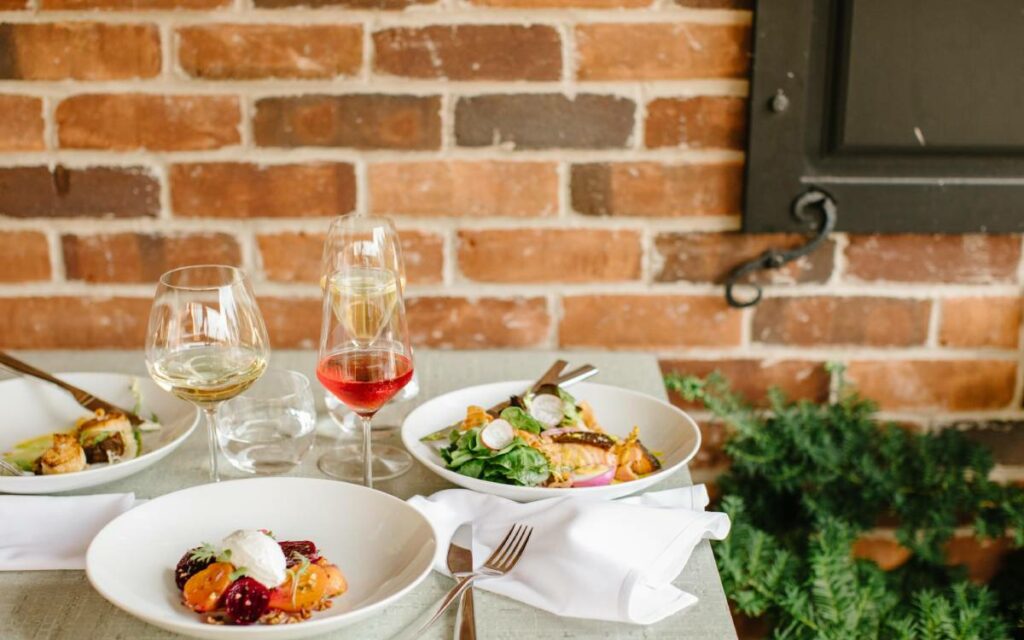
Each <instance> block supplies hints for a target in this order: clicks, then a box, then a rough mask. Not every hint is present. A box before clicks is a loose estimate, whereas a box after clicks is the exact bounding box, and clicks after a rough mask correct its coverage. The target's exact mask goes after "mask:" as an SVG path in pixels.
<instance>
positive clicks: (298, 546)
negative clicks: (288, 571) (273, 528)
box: [277, 540, 320, 567]
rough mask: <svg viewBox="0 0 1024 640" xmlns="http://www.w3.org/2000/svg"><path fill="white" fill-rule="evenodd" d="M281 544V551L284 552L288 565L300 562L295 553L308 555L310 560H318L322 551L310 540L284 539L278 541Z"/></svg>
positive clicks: (307, 557)
mask: <svg viewBox="0 0 1024 640" xmlns="http://www.w3.org/2000/svg"><path fill="white" fill-rule="evenodd" d="M277 544H279V545H281V551H283V552H284V557H285V561H286V562H287V563H288V566H289V567H291V566H294V565H297V564H300V562H299V560H297V559H296V558H295V555H294V554H295V553H296V552H297V553H301V554H302V555H304V556H306V559H307V560H309V561H310V562H316V561H317V560H319V559H320V552H319V551H318V550H317V548H316V545H315V544H313V543H312V542H310V541H309V540H284V541H282V542H278V543H277Z"/></svg>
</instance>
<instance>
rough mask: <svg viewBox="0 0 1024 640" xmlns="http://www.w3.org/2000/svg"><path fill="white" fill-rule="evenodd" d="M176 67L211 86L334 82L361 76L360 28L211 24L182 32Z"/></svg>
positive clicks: (354, 26)
mask: <svg viewBox="0 0 1024 640" xmlns="http://www.w3.org/2000/svg"><path fill="white" fill-rule="evenodd" d="M178 63H179V64H180V65H181V68H182V70H184V71H185V73H187V74H189V75H191V76H194V77H196V78H205V79H211V80H253V79H257V78H335V77H338V76H352V75H356V74H358V73H359V71H360V68H361V67H362V63H363V30H362V27H360V26H359V25H344V24H338V25H333V24H332V25H294V24H287V25H285V24H278V25H274V24H207V25H197V26H190V27H183V28H180V29H178Z"/></svg>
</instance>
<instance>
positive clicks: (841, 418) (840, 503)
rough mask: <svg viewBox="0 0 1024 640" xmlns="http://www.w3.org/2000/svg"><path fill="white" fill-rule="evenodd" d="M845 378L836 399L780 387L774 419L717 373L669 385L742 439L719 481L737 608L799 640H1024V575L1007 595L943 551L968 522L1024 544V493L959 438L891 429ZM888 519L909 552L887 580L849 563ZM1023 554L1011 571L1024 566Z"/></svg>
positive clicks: (1004, 587)
mask: <svg viewBox="0 0 1024 640" xmlns="http://www.w3.org/2000/svg"><path fill="white" fill-rule="evenodd" d="M834 370H836V371H837V373H838V375H839V379H840V381H841V382H840V393H839V394H838V400H837V401H835V402H827V403H822V404H817V403H814V402H810V401H798V402H792V401H789V400H787V399H786V398H785V397H784V396H783V394H782V393H781V392H779V391H777V390H773V391H771V392H770V393H769V406H768V408H767V410H764V411H759V410H756V409H754V408H752V407H751V406H750V405H749V404H748V403H747V402H745V401H744V400H743V399H742V398H740V397H739V396H737V395H736V394H735V393H733V392H732V391H731V390H730V388H729V385H728V383H727V382H726V381H725V380H724V379H723V378H722V377H721V376H719V375H718V374H712V375H711V376H709V377H708V378H706V379H700V378H696V377H692V376H685V377H684V376H679V375H674V374H670V375H668V376H666V378H665V381H666V385H667V386H668V388H670V389H672V390H674V391H677V392H679V393H680V394H681V395H682V396H683V397H684V398H685V399H687V400H688V401H691V402H693V401H699V402H702V403H703V404H704V406H706V407H707V408H708V410H710V411H711V412H712V413H713V414H714V415H715V416H716V417H717V418H718V419H720V420H722V421H723V422H724V423H725V424H726V425H727V426H728V427H729V428H730V430H731V435H730V437H729V439H728V441H727V442H726V444H725V451H726V453H727V454H728V455H729V457H730V459H731V461H732V464H731V467H730V469H729V470H728V471H727V472H725V473H724V474H723V475H722V476H721V477H720V479H719V483H720V486H721V489H722V493H723V495H724V496H725V498H724V499H723V501H722V508H723V509H724V510H725V511H727V512H728V513H729V514H730V515H731V517H732V519H733V529H732V533H731V534H730V536H729V538H728V539H726V540H725V541H724V542H721V543H718V544H717V545H716V546H715V557H716V559H717V562H718V566H719V570H720V571H721V574H722V581H723V584H724V586H725V589H726V593H727V595H728V596H729V599H730V601H731V602H732V604H733V606H734V608H735V609H736V610H737V611H739V612H741V613H743V614H745V615H747V616H750V617H755V618H759V617H764V616H766V617H767V618H768V620H769V621H771V623H772V626H773V634H774V635H773V637H775V638H785V639H794V640H804V639H807V640H811V639H821V640H831V639H836V640H839V639H843V640H861V639H864V640H871V639H876V638H877V639H880V640H881V639H890V638H896V639H904V638H906V639H910V638H915V639H917V638H920V639H923V640H946V639H949V640H953V639H965V640H966V639H977V640H997V639H1001V638H1010V637H1017V638H1024V575H1022V574H1021V573H1019V572H1017V573H1016V575H1015V576H1013V575H1005V573H1004V575H1002V576H1000V577H998V578H997V579H996V580H995V581H993V585H997V584H998V585H1000V586H1001V589H1000V591H999V592H998V593H996V592H995V591H993V590H992V589H990V588H987V587H984V586H976V585H972V584H970V583H969V582H967V581H966V579H965V577H964V572H963V569H962V568H957V567H949V566H947V565H946V564H945V562H944V554H943V548H944V545H945V544H946V543H947V542H948V541H949V539H950V538H951V537H952V535H953V533H954V530H955V528H956V527H957V526H959V525H962V524H964V523H965V522H969V523H971V524H972V525H973V527H974V531H975V533H976V535H978V536H980V537H996V536H1004V535H1008V536H1010V537H1011V538H1012V539H1013V541H1014V543H1015V545H1016V546H1018V547H1021V546H1024V490H1022V489H1021V488H1017V487H1010V486H1004V485H1001V484H998V483H996V482H993V481H991V480H989V472H990V471H991V470H992V466H993V462H992V459H991V455H990V454H989V452H988V450H987V449H985V448H984V447H982V446H980V445H977V444H975V443H972V442H970V441H968V440H967V439H966V438H965V437H964V436H963V435H962V434H960V433H959V432H956V431H953V430H946V431H940V432H938V433H925V434H922V433H914V432H912V431H910V430H907V429H903V428H900V427H899V426H896V425H894V424H887V423H880V422H879V421H878V420H877V419H876V417H875V412H876V407H875V405H874V404H873V403H872V402H871V401H869V400H866V399H864V398H861V397H860V396H858V395H857V394H856V392H855V391H854V390H853V389H851V388H850V387H848V386H846V385H845V383H843V382H842V370H841V369H838V368H834ZM881 515H885V516H888V517H889V519H893V520H895V522H896V523H897V525H896V527H897V528H896V535H897V539H898V540H899V542H900V543H901V544H903V545H904V546H905V547H907V548H908V549H909V550H910V551H911V552H912V556H911V559H910V560H909V561H908V562H907V563H905V564H904V565H903V566H901V567H900V568H898V569H896V570H893V571H889V572H885V571H883V570H882V569H880V568H879V567H878V566H877V565H875V564H874V563H872V562H870V561H866V560H857V559H854V558H853V556H852V554H851V545H852V544H853V542H854V540H855V539H856V537H857V535H858V533H860V532H862V531H865V530H867V529H870V528H872V527H874V526H875V525H876V523H877V522H878V520H879V517H880V516H881ZM1016 553H1017V554H1018V556H1017V558H1016V559H1012V561H1011V562H1008V563H1007V569H1005V570H1004V572H1006V571H1009V570H1010V569H1011V568H1012V565H1014V564H1015V563H1016V564H1021V562H1020V561H1019V554H1020V553H1021V552H1016ZM1017 571H1019V568H1018V569H1017Z"/></svg>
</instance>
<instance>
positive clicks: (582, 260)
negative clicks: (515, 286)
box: [458, 229, 643, 282]
mask: <svg viewBox="0 0 1024 640" xmlns="http://www.w3.org/2000/svg"><path fill="white" fill-rule="evenodd" d="M458 239H459V269H460V270H461V272H462V275H464V276H465V277H466V278H469V279H470V280H476V281H478V282H616V281H623V280H636V279H637V278H639V277H640V260H641V257H642V255H643V249H642V248H641V246H640V233H639V232H637V231H632V230H606V229H485V230H470V229H464V230H460V231H459V232H458Z"/></svg>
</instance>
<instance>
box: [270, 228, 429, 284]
mask: <svg viewBox="0 0 1024 640" xmlns="http://www.w3.org/2000/svg"><path fill="white" fill-rule="evenodd" d="M324 235H325V234H322V233H304V232H301V231H300V232H285V233H266V234H259V235H257V236H256V243H257V245H258V246H259V249H260V256H261V257H262V260H263V273H264V274H265V275H266V277H267V279H268V280H274V281H277V282H319V281H320V261H321V254H322V252H323V244H324ZM398 236H399V239H400V241H401V245H402V257H403V259H404V261H405V272H406V278H407V279H408V282H409V284H414V285H415V284H437V283H439V282H441V280H442V279H443V277H444V239H443V238H442V237H441V236H439V235H437V234H434V233H427V232H423V231H410V230H402V231H400V232H399V234H398Z"/></svg>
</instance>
